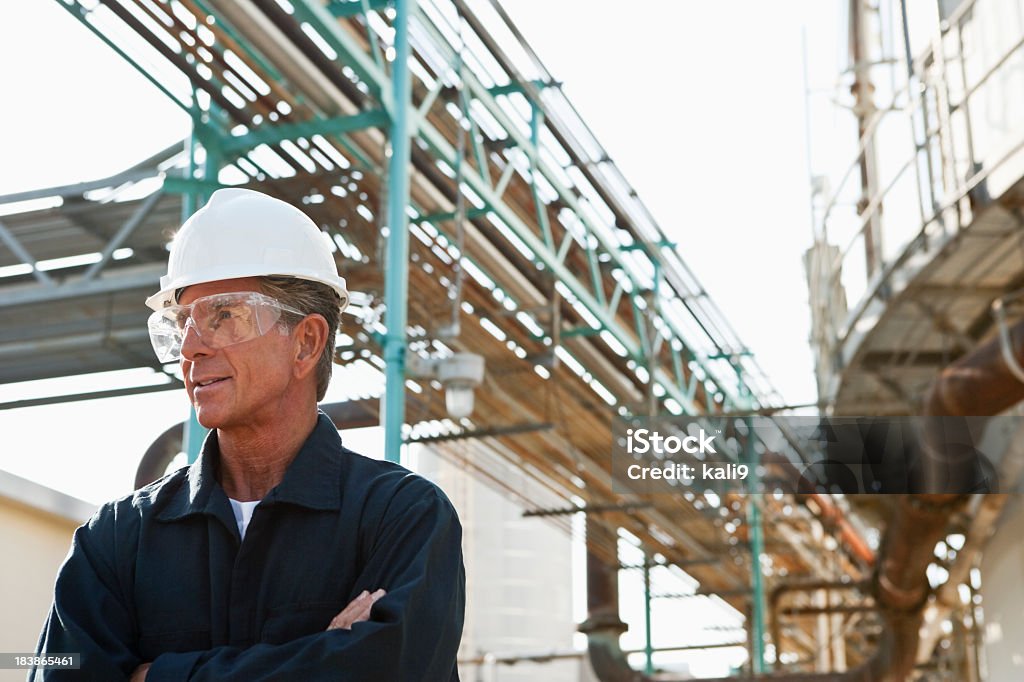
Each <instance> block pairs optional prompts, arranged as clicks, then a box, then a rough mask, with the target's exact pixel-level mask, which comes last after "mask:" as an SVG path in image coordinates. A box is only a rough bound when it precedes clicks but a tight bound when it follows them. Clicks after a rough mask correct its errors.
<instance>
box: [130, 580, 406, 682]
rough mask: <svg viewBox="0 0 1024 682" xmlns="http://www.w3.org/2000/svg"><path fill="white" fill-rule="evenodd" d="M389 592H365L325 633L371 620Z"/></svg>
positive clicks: (138, 678) (140, 678)
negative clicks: (374, 610)
mask: <svg viewBox="0 0 1024 682" xmlns="http://www.w3.org/2000/svg"><path fill="white" fill-rule="evenodd" d="M385 594H387V592H385V591H384V590H377V591H375V592H373V593H371V592H370V591H369V590H363V591H362V592H361V593H360V594H359V596H357V597H356V598H355V599H353V600H352V601H350V602H349V603H348V606H346V607H345V608H343V609H342V610H341V612H339V613H338V615H336V616H335V617H334V618H332V619H331V622H330V624H329V625H328V626H327V630H325V632H330V631H331V630H351V629H352V625H354V624H355V623H362V622H364V621H368V620H370V610H371V608H372V607H373V604H374V602H376V601H377V600H378V599H380V598H381V597H383V596H384V595H385ZM152 665H153V664H152V663H143V664H142V665H140V666H139V667H138V668H136V669H135V672H133V673H132V676H131V679H130V680H129V681H128V682H146V673H148V672H149V668H150V666H152Z"/></svg>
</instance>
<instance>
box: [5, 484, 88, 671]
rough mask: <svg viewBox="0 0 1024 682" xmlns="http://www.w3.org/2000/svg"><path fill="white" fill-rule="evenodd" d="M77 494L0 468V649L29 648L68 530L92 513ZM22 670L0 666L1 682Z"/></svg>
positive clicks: (42, 616) (44, 611)
mask: <svg viewBox="0 0 1024 682" xmlns="http://www.w3.org/2000/svg"><path fill="white" fill-rule="evenodd" d="M91 511H92V508H91V507H90V506H89V505H87V504H86V503H84V502H81V501H80V500H76V499H74V498H71V497H68V496H66V495H62V494H61V493H57V492H56V491H53V490H50V489H49V488H44V487H43V486H40V485H37V484H35V483H32V482H30V481H27V480H25V479H21V478H19V477H17V476H13V475H11V474H8V473H7V472H3V471H0V548H3V551H2V556H3V559H0V603H2V604H3V607H2V608H0V652H9V653H14V652H31V651H33V650H34V649H35V647H36V640H37V639H38V637H39V631H40V629H41V628H42V626H43V621H44V620H45V619H46V614H47V612H48V610H49V608H50V602H51V600H52V599H53V582H54V580H55V578H56V576H57V569H58V568H59V567H60V565H61V563H62V562H63V561H64V557H65V556H66V555H67V553H68V549H69V547H70V546H71V536H72V534H73V533H74V530H75V528H77V527H78V526H79V525H80V524H81V523H82V522H83V521H84V520H85V518H87V517H88V516H89V514H91ZM25 675H26V673H25V671H24V670H0V682H13V681H14V680H19V681H23V680H24V679H25Z"/></svg>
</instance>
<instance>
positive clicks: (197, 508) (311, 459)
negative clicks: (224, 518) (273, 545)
mask: <svg viewBox="0 0 1024 682" xmlns="http://www.w3.org/2000/svg"><path fill="white" fill-rule="evenodd" d="M343 453H344V448H343V447H342V444H341V436H339V435H338V429H337V428H336V427H335V426H334V423H333V422H332V421H331V419H330V417H328V416H327V415H326V414H324V413H323V412H320V413H319V415H318V417H317V422H316V426H314V427H313V431H312V432H311V433H310V434H309V438H307V439H306V442H305V443H303V444H302V447H301V448H300V449H299V452H298V454H297V455H296V456H295V459H294V460H292V463H291V464H289V465H288V469H286V470H285V473H284V478H283V479H282V480H281V482H280V483H279V484H278V485H277V486H275V487H274V488H273V489H272V490H271V491H270V492H269V493H267V496H266V497H265V498H263V503H264V504H278V503H289V504H295V505H299V506H301V507H306V508H309V509H317V510H338V509H341V467H342V457H343ZM219 459H220V448H219V446H218V443H217V431H216V430H213V431H211V432H210V433H209V435H207V437H206V440H205V441H204V442H203V448H202V451H201V452H200V454H199V458H198V459H196V461H195V462H193V463H192V464H191V465H190V466H189V470H188V478H187V479H186V480H187V481H188V485H187V486H181V487H180V488H179V489H178V490H177V491H175V492H174V495H173V497H172V498H171V500H170V501H169V502H168V504H167V506H166V507H164V508H163V510H161V511H160V513H159V514H158V515H157V518H159V519H160V520H162V521H175V520H178V519H183V518H185V517H187V516H192V515H195V514H209V515H212V516H218V517H219V516H221V515H222V512H223V511H224V508H225V506H226V505H225V504H224V503H225V502H226V501H227V496H226V495H225V494H224V490H223V488H221V486H220V483H218V482H217V469H218V464H219ZM228 511H229V512H230V509H229V510H228Z"/></svg>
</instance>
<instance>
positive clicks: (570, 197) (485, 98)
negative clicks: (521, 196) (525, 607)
mask: <svg viewBox="0 0 1024 682" xmlns="http://www.w3.org/2000/svg"><path fill="white" fill-rule="evenodd" d="M417 18H418V19H419V20H420V22H421V23H422V24H423V26H424V27H425V28H426V29H427V31H428V33H430V34H431V36H432V38H433V39H434V41H435V43H436V44H437V46H438V47H439V48H441V49H446V50H447V54H446V57H447V58H448V59H449V61H451V60H452V59H453V58H454V57H453V55H454V51H453V50H452V48H451V46H450V45H448V44H447V42H446V41H445V39H444V36H443V35H441V34H440V32H439V31H438V30H437V28H436V27H435V26H434V25H433V24H432V23H431V22H430V19H429V18H428V17H426V16H425V15H424V14H423V13H422V12H419V13H418V14H417ZM464 85H465V86H466V87H468V88H469V91H470V93H471V94H472V95H474V96H475V98H476V99H477V101H479V102H480V103H481V105H483V106H484V107H485V108H486V109H487V111H488V113H490V114H491V116H493V117H494V119H495V120H496V121H497V122H498V123H499V124H500V125H501V126H502V128H503V129H504V130H505V132H506V133H507V134H508V142H509V143H512V144H514V145H515V146H518V147H519V148H520V149H522V150H524V152H526V153H527V155H528V156H530V158H531V160H536V167H537V168H539V169H540V171H541V173H542V174H543V175H544V177H545V178H546V179H547V181H548V182H549V183H550V184H551V186H552V187H553V188H554V189H555V191H556V192H557V193H558V195H559V197H560V198H561V199H562V200H563V202H564V203H565V204H566V206H568V207H569V208H570V209H572V210H573V211H574V212H575V213H576V215H577V216H578V217H579V219H580V220H581V222H582V223H583V224H584V225H585V226H586V227H587V228H588V230H589V232H590V234H592V235H594V237H595V238H597V240H598V241H599V242H600V244H601V245H602V247H603V248H604V250H605V252H607V253H608V254H609V255H610V256H611V258H612V259H613V260H614V261H615V262H616V264H618V265H619V266H620V267H621V268H622V269H623V272H624V273H625V274H626V275H627V276H628V277H629V278H630V279H631V280H632V282H633V284H634V287H633V288H634V291H639V290H641V289H643V287H641V286H640V282H639V280H638V279H637V277H636V276H635V275H634V273H633V271H632V268H631V267H630V266H629V265H628V264H627V263H625V262H623V261H622V260H621V259H620V258H619V249H620V245H618V244H611V243H609V242H608V238H607V235H605V234H604V233H603V232H602V231H600V230H598V229H596V226H595V225H593V224H592V223H591V221H590V218H588V216H587V214H586V213H584V212H583V211H582V210H581V206H580V203H579V201H578V200H577V198H576V196H575V194H573V192H572V191H571V190H569V189H568V188H567V187H565V186H563V185H562V184H561V182H560V181H559V180H558V178H557V177H556V176H555V175H554V174H553V173H552V172H550V171H549V170H548V169H547V168H546V164H544V163H543V161H541V160H540V159H539V158H537V155H536V150H535V149H534V148H532V146H531V144H530V142H529V141H528V140H527V139H526V137H525V135H524V134H523V133H522V131H521V130H520V129H519V127H518V126H516V125H515V124H514V123H513V122H512V121H511V120H510V119H509V118H508V115H507V114H506V113H505V111H504V110H503V109H502V108H501V107H500V106H498V104H497V102H495V101H494V99H493V98H491V97H490V96H489V93H488V92H487V88H485V87H484V86H483V85H482V84H481V83H480V82H479V81H478V80H477V79H476V77H475V76H473V74H472V73H470V72H466V74H465V81H464ZM520 238H521V235H520ZM649 257H650V256H649ZM651 260H652V262H656V259H654V258H651ZM588 298H589V297H588ZM656 309H657V312H658V314H659V315H661V317H662V318H663V319H664V320H665V323H666V325H667V326H668V328H669V329H671V330H672V332H673V334H674V336H675V338H677V339H679V340H680V341H682V342H683V343H684V344H685V340H684V339H685V335H684V334H683V333H682V331H681V330H680V329H678V327H677V326H676V324H675V322H674V321H673V320H672V319H671V318H669V317H667V316H665V315H664V314H662V313H661V311H660V305H657V304H656ZM592 312H594V311H593V310H592ZM619 341H620V342H622V339H619ZM627 348H628V346H627ZM706 373H707V374H708V376H709V377H714V376H715V374H714V372H712V371H710V369H708V368H706ZM715 383H716V384H719V383H720V382H718V381H717V380H715ZM720 389H721V390H722V393H723V395H725V396H726V397H727V400H728V399H729V398H730V392H729V391H728V389H727V388H726V387H725V386H724V384H722V385H720ZM733 402H735V401H733Z"/></svg>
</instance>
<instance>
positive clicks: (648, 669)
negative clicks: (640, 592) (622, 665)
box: [644, 549, 654, 675]
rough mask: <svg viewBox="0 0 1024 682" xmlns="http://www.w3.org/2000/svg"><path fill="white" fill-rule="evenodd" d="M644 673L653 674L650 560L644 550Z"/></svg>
mask: <svg viewBox="0 0 1024 682" xmlns="http://www.w3.org/2000/svg"><path fill="white" fill-rule="evenodd" d="M644 673H645V674H647V675H653V674H654V638H653V637H652V636H651V559H650V557H649V556H648V554H647V550H646V549H645V550H644Z"/></svg>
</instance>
